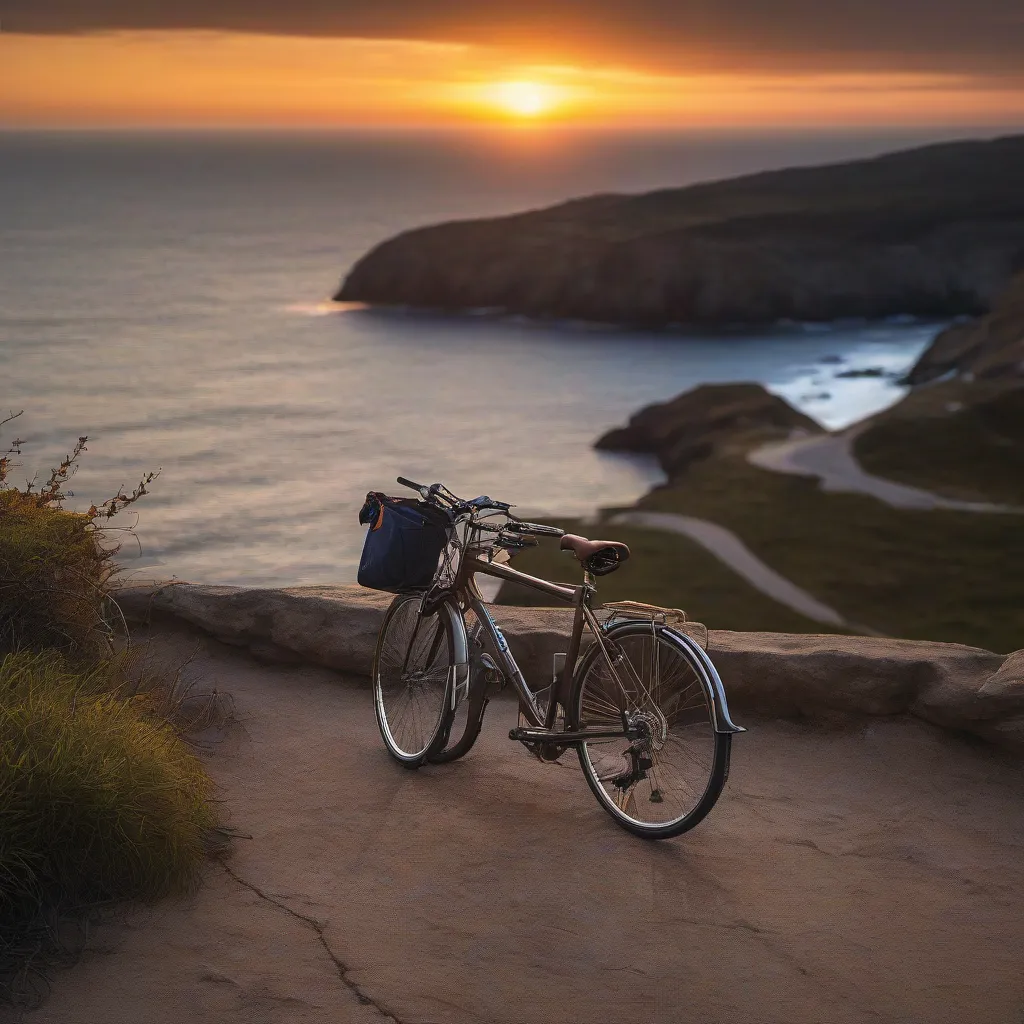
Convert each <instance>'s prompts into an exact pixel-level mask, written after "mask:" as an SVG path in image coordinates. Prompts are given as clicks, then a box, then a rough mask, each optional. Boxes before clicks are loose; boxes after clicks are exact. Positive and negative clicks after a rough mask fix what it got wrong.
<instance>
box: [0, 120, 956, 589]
mask: <svg viewBox="0 0 1024 1024" xmlns="http://www.w3.org/2000/svg"><path fill="white" fill-rule="evenodd" d="M922 141H925V138H924V137H923V136H913V135H910V134H908V133H904V134H903V135H898V136H897V135H892V134H889V135H877V134H876V135H864V134H861V135H857V134H849V133H847V134H825V133H803V134H790V135H778V134H775V135H764V136H757V135H746V136H738V135H725V134H721V135H714V134H704V135H685V136H684V135H639V134H619V135H616V136H609V135H596V134H586V133H575V134H573V133H563V134H561V135H545V134H536V133H530V132H516V131H510V132H508V133H506V134H504V135H500V134H497V133H490V134H488V133H479V132H478V133H476V134H457V133H447V134H424V133H419V134H410V133H406V134H398V133H385V132H377V133H366V132H364V133H361V134H351V133H350V134H344V133H335V134H327V133H324V134H306V135H303V134H277V135H267V134H264V135H259V134H243V133H234V134H231V133H228V134H219V135H215V134H201V133H192V134H189V133H156V132H151V133H142V132H136V133H122V134H114V133H89V132H83V133H13V132H8V133H0V410H3V411H6V410H12V411H17V410H20V409H23V410H24V415H23V416H22V417H21V418H20V419H19V420H18V421H17V422H16V423H14V424H9V425H8V427H7V428H5V429H6V433H5V434H4V436H3V437H0V447H6V445H3V444H2V442H4V441H8V442H9V441H10V440H11V438H12V437H13V436H14V435H15V434H17V435H19V436H20V437H22V438H23V439H24V441H25V445H24V454H23V456H22V458H21V462H22V463H23V466H22V468H21V469H20V470H18V471H17V473H18V474H20V476H22V477H26V476H33V475H35V476H38V477H40V478H45V477H46V475H47V472H48V469H49V467H50V466H51V465H53V464H54V463H55V462H56V461H58V460H59V458H60V457H61V456H62V455H63V454H64V453H65V452H67V451H69V450H70V448H71V446H72V445H73V443H74V442H75V440H76V439H77V438H78V437H79V436H80V435H88V437H89V442H88V451H87V452H86V453H85V455H84V456H83V459H82V467H81V470H80V472H79V474H78V476H77V477H76V478H75V480H74V482H73V484H72V490H73V491H74V497H73V498H72V499H71V500H70V502H69V504H70V505H71V506H72V507H85V506H87V505H88V504H89V503H90V502H91V501H95V500H101V499H103V498H105V497H109V496H110V495H111V494H112V493H113V492H114V491H115V490H116V489H117V488H118V487H120V486H122V485H123V486H125V487H127V488H128V489H130V488H131V487H133V486H134V485H135V483H136V482H137V481H138V479H139V478H140V476H141V475H142V474H143V473H144V472H146V471H149V470H152V469H157V468H160V470H161V475H160V477H159V479H158V480H157V481H156V482H155V483H154V484H153V485H152V493H151V494H149V495H147V496H146V497H145V498H144V499H143V500H142V501H140V502H139V504H138V505H137V506H136V509H137V516H133V515H129V514H127V513H126V514H125V515H124V517H123V520H119V519H115V520H113V521H112V525H118V524H120V525H122V526H130V525H132V524H133V523H137V525H136V529H135V531H134V535H132V534H131V533H124V534H120V535H114V536H120V537H121V538H122V539H123V541H124V544H123V547H122V550H121V554H120V558H121V559H122V560H123V561H124V562H125V564H126V566H127V568H129V569H130V570H131V571H140V572H143V573H144V574H145V575H147V576H152V575H160V576H166V577H170V576H177V577H178V578H181V579H187V580H194V581H206V582H221V583H246V584H254V585H271V584H285V583H288V584H302V583H329V582H345V581H350V580H352V579H353V578H354V575H355V566H356V564H357V561H358V556H359V550H360V547H361V544H362V529H361V528H360V527H359V526H358V524H357V522H356V513H357V510H358V508H359V506H360V504H361V503H362V499H363V496H364V494H365V492H366V491H367V490H370V489H379V490H389V491H393V490H395V489H396V485H395V483H394V480H395V477H396V476H397V475H398V474H403V475H405V476H409V477H412V478H413V479H417V480H421V481H426V482H433V481H435V480H441V481H443V482H445V483H446V484H447V485H448V486H449V487H450V488H451V489H452V490H454V491H455V492H456V493H459V494H463V495H465V496H472V495H475V494H479V493H488V494H490V495H491V496H492V497H496V498H500V499H502V500H506V501H512V502H515V503H516V504H517V505H519V506H520V507H521V509H522V510H523V511H524V512H525V513H528V514H531V515H542V514H543V515H549V516H558V515H573V516H577V515H588V514H591V513H593V512H594V511H595V510H596V509H599V508H601V507H603V506H610V505H621V504H624V503H628V502H630V501H632V500H634V499H636V498H637V497H639V496H640V495H641V494H642V493H644V491H646V490H647V489H648V488H649V487H650V486H651V485H653V484H654V483H656V482H657V481H658V480H659V479H660V474H659V471H658V469H657V467H656V466H655V465H654V463H653V461H651V460H647V459H642V458H630V457H624V456H615V455H609V454H603V453H597V452H595V451H594V450H593V448H592V447H591V445H592V442H593V441H594V439H595V438H596V437H597V436H598V435H599V434H601V433H602V432H603V431H605V430H606V429H608V428H609V427H611V426H614V425H616V424H618V423H621V422H623V421H624V420H625V419H626V418H628V416H629V415H630V414H631V413H632V412H634V411H635V410H637V409H638V408H639V407H641V406H643V405H645V404H648V403H650V402H654V401H659V400H665V399H668V398H671V397H672V396H674V395H676V394H678V393H679V392H681V391H683V390H686V389H688V388H691V387H693V386H695V385H697V384H700V383H705V382H716V381H737V380H754V381H760V382H762V383H764V384H765V385H767V386H768V387H769V388H770V389H772V390H773V391H776V392H777V393H779V394H782V395H783V396H785V397H786V398H788V399H789V400H791V401H792V402H793V403H794V404H795V405H797V406H798V407H799V408H801V409H802V410H803V411H805V412H807V413H808V414H809V415H812V416H814V417H816V418H817V419H818V420H820V421H821V422H822V423H824V424H826V425H828V426H832V427H836V426H842V425H844V424H846V423H850V422H852V421H854V420H856V419H859V418H861V417H862V416H864V415H867V414H869V413H870V412H873V411H875V410H877V409H880V408H883V407H884V406H886V405H888V404H890V403H892V402H894V401H896V400H897V399H898V398H899V397H900V395H901V393H902V392H901V390H900V388H899V387H898V386H897V385H896V384H894V383H893V381H892V380H891V379H886V378H860V379H844V378H837V376H836V374H837V373H838V372H841V371H843V370H847V369H858V368H867V367H882V368H884V369H885V370H886V371H888V372H891V373H897V372H900V371H902V370H904V369H906V368H907V367H909V365H911V364H912V363H913V361H914V360H915V359H916V357H917V355H918V354H919V353H920V351H921V350H922V349H923V348H924V346H925V345H927V343H928V342H929V340H930V339H931V337H932V336H933V335H934V333H935V331H936V329H937V325H935V324H926V323H917V322H899V321H894V322H887V323H882V324H831V325H822V324H806V325H789V326H780V327H779V328H777V329H773V330H770V331H764V332H760V333H756V334H754V333H749V332H748V333H743V334H741V333H736V334H729V335H722V336H712V335H692V336H686V337H677V336H673V335H669V334H652V333H637V332H633V331H624V330H612V329H607V328H597V327H593V326H588V325H580V324H552V323H533V322H528V321H522V320H516V319H509V320H490V319H483V318H475V317H472V316H464V317H443V316H433V315H421V314H414V313H408V312H407V313H401V312H379V311H370V310H339V309H337V308H335V307H333V306H331V305H330V304H329V303H328V302H326V299H327V298H328V296H329V295H330V294H331V293H332V292H333V291H334V289H335V288H336V287H337V285H338V283H339V281H340V279H341V276H342V275H343V273H344V272H345V271H346V270H347V269H348V268H349V267H350V266H351V265H352V263H353V262H354V261H355V260H356V259H357V258H358V257H359V256H360V255H361V254H362V253H364V252H365V251H366V250H367V249H368V248H370V247H371V246H373V245H374V244H376V243H378V242H380V241H382V240H383V239H385V238H386V237H388V236H390V235H392V234H394V233H396V232H398V231H400V230H403V229H405V228H409V227H413V226H416V225H421V224H428V223H432V222H436V221H439V220H446V219H453V218H460V217H472V216H483V215H490V214H500V213H507V212H512V211H516V210H521V209H526V208H530V207H536V206H540V205H544V204H548V203H551V202H555V201H558V200H561V199H566V198H570V197H573V196H578V195H583V194H589V193H593V192H607V191H642V190H646V189H651V188H656V187H665V186H672V185H683V184H687V183H690V182H694V181H701V180H710V179H713V178H720V177H725V176H731V175H735V174H740V173H745V172H748V171H753V170H759V169H764V168H769V167H781V166H787V165H791V164H796V163H817V162H823V161H828V160H839V159H847V158H850V157H854V156H859V155H869V154H872V153H878V152H883V151H885V150H888V149H893V148H897V147H899V146H901V145H910V144H915V143H919V142H922ZM16 480H17V477H16Z"/></svg>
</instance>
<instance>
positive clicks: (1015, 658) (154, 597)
mask: <svg viewBox="0 0 1024 1024" xmlns="http://www.w3.org/2000/svg"><path fill="white" fill-rule="evenodd" d="M119 600H120V603H121V606H122V608H123V610H124V611H125V614H126V615H127V617H128V618H129V619H131V620H133V621H136V622H137V621H141V620H145V619H147V618H148V617H151V616H172V617H174V618H178V619H182V620H185V621H186V622H189V623H192V624H193V625H196V626H199V627H201V628H202V629H204V630H205V631H207V632H209V633H211V634H212V635H213V636H215V637H216V638H217V639H219V640H221V641H223V642H225V643H229V644H232V645H235V646H240V647H245V648H247V649H249V650H250V651H252V652H253V653H254V654H256V655H259V656H262V657H264V658H268V659H271V660H277V661H282V660H283V661H294V662H310V663H313V664H316V665H324V666H327V667H329V668H333V669H338V670H341V671H343V672H351V673H355V674H358V675H361V676H363V677H364V678H368V676H369V671H370V664H371V661H372V658H373V649H374V644H375V641H376V636H377V630H378V629H379V627H380V622H381V620H382V618H383V615H384V611H385V609H386V608H387V605H388V603H389V601H390V597H389V596H388V595H387V594H375V593H373V592H371V591H367V590H363V589H362V588H360V587H357V586H341V587H294V588H289V589H284V590H273V589H267V590H264V589H248V588H241V587H214V586H203V585H200V584H188V583H172V584H159V583H156V584H139V585H135V586H132V587H127V588H125V589H124V590H123V591H122V592H121V596H120V599H119ZM494 612H495V616H496V618H497V620H498V622H499V623H500V625H501V627H502V630H503V632H504V633H505V636H506V638H507V639H508V641H509V645H510V646H511V648H512V651H513V653H514V654H515V656H516V658H517V660H518V661H519V664H520V667H521V668H522V669H523V672H524V673H525V674H526V676H527V678H529V679H533V680H537V679H545V680H546V679H548V678H550V673H551V664H552V655H553V654H554V653H556V652H558V651H564V650H565V647H566V642H565V638H566V637H567V636H568V634H569V631H570V629H571V625H572V612H571V611H570V610H568V609H561V608H558V609H547V608H545V609H537V608H509V607H496V608H495V609H494ZM708 642H709V650H710V652H711V656H712V659H713V661H714V662H715V665H716V667H717V668H718V670H719V672H720V674H721V676H722V678H723V680H725V683H726V687H727V692H728V696H729V700H730V706H732V707H734V708H735V709H736V710H738V711H741V712H742V711H744V710H747V711H751V712H758V713H766V714H775V715H805V716H809V717H822V716H824V717H829V716H832V715H843V714H846V715H848V714H859V715H895V714H904V713H909V714H912V715H915V716H917V717H919V718H922V719H924V720H926V721H928V722H932V723H933V724H936V725H940V726H943V727H944V728H948V729H953V730H957V731H966V732H971V733H974V734H975V735H978V736H982V737H984V738H986V739H989V740H992V741H995V742H999V743H1001V744H1004V745H1007V746H1010V747H1013V748H1015V749H1017V750H1021V751H1024V652H1017V653H1016V654H1012V655H1009V656H1003V655H999V654H993V653H991V652H989V651H982V650H978V649H977V648H973V647H964V646H961V645H958V644H942V643H927V642H922V641H911V640H889V639H880V638H873V637H848V636H805V635H788V634H778V633H733V632H728V631H724V630H711V631H710V633H709V639H708Z"/></svg>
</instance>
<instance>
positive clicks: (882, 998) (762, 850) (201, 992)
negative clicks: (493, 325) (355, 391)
mask: <svg viewBox="0 0 1024 1024" xmlns="http://www.w3.org/2000/svg"><path fill="white" fill-rule="evenodd" d="M154 637H155V642H156V643H157V644H160V645H164V644H167V643H170V644H171V647H172V649H171V650H168V651H164V648H163V647H161V652H162V653H166V655H167V657H168V658H170V659H173V660H174V661H177V663H179V664H180V663H181V662H182V661H185V660H186V659H188V664H187V665H186V668H185V673H186V677H185V681H186V682H190V683H191V682H195V683H196V685H198V686H199V687H202V686H203V685H204V684H205V685H210V684H215V685H216V686H217V687H218V688H219V689H223V690H224V691H227V692H229V693H231V694H232V695H233V698H234V703H235V707H236V714H237V720H238V724H237V725H236V726H234V727H232V728H231V730H230V732H229V733H228V735H226V736H225V737H224V738H223V739H222V740H221V741H220V742H219V743H217V744H216V745H214V746H213V747H212V749H211V750H210V751H209V752H208V754H207V755H206V761H207V764H208V766H209V770H210V773H211V775H212V776H213V778H214V780H215V782H216V784H217V791H218V798H219V799H220V800H221V801H222V803H221V807H222V813H223V815H224V817H225V820H226V822H227V823H228V824H229V825H231V826H232V827H234V828H235V829H236V830H237V831H238V832H239V833H243V834H244V835H246V836H250V837H251V838H245V839H242V838H239V839H237V840H235V841H234V842H233V844H232V850H231V853H230V856H229V858H228V859H227V860H226V862H225V863H224V864H219V863H212V864H211V865H210V867H209V872H208V877H207V880H206V883H205V884H204V886H203V887H202V888H201V889H200V890H199V892H197V893H196V894H195V895H193V896H191V897H189V898H187V899H183V900H181V901H179V902H175V901H167V902H164V903H162V904H160V905H158V906H156V907H154V908H152V909H149V910H146V911H142V912H140V914H139V915H138V916H136V915H131V916H127V919H126V920H124V921H123V923H122V922H121V921H120V919H119V918H115V919H114V920H112V921H107V922H106V923H105V924H103V925H102V927H99V928H97V929H96V930H95V932H94V933H93V939H92V942H91V944H90V950H89V951H88V953H87V954H86V957H85V958H84V959H83V961H82V962H81V963H80V964H78V965H77V966H76V967H75V968H73V969H72V970H69V971H61V972H57V973H55V974H54V975H53V977H52V979H51V980H52V994H51V996H50V999H49V1000H48V1001H47V1002H46V1003H45V1004H44V1006H43V1007H42V1009H41V1010H39V1011H37V1012H36V1013H31V1014H26V1015H25V1016H24V1017H22V1016H21V1015H20V1014H18V1013H13V1014H10V1015H5V1013H4V1011H2V1010H0V1021H4V1022H5V1024H6V1022H7V1021H11V1024H15V1022H17V1024H225V1022H234V1021H238V1022H239V1024H389V1022H401V1024H414V1022H415V1024H576V1022H588V1024H590V1022H593V1024H610V1022H626V1021H628V1022H633V1021H635V1022H638V1024H680V1022H684V1021H686V1022H694V1024H823V1022H828V1024H878V1022H887V1024H888V1022H896V1021H899V1022H904V1021H906V1022H913V1024H964V1022H967V1021H969V1022H970V1024H1011V1022H1012V1024H1016V1022H1017V1021H1018V1020H1019V1019H1020V1011H1021V1009H1022V1008H1024V976H1022V974H1021V970H1020V966H1021V949H1022V948H1024V915H1021V913H1020V894H1021V892H1024V813H1022V801H1024V797H1022V793H1024V787H1022V785H1021V783H1022V780H1024V765H1022V763H1021V762H1020V761H1019V760H1018V759H1017V758H1015V757H1013V756H1007V755H1006V754H1005V753H1004V752H1001V751H998V750H997V749H996V748H994V747H992V746H991V745H989V744H982V743H965V742H963V741H962V740H961V739H959V738H958V737H956V736H953V735H951V734H950V733H947V732H944V731H943V730H939V729H934V728H931V727H929V726H927V725H925V724H924V723H923V722H919V721H915V720H914V719H912V718H908V717H905V716H902V717H898V718H874V719H867V720H862V721H859V722H855V723H852V724H851V725H850V726H843V725H840V726H838V727H831V726H829V727H823V726H820V725H819V724H817V723H813V722H803V723H793V722H786V721H777V720H776V721H769V720H764V719H761V720H758V719H757V718H756V717H754V716H753V715H751V716H750V717H749V718H748V719H747V724H748V725H750V726H751V729H750V732H749V733H746V734H745V735H742V736H738V737H736V739H735V741H734V743H733V748H732V771H731V773H730V776H729V781H728V783H727V785H726V789H725V791H724V792H723V794H722V797H721V799H720V800H719V801H718V804H717V805H716V806H715V809H714V810H713V811H712V813H711V814H710V815H709V816H708V818H706V819H705V821H704V822H703V823H702V824H701V825H700V826H699V827H698V828H696V829H694V830H693V831H692V832H689V833H687V834H686V835H685V836H682V837H680V838H679V839H677V840H674V841H671V842H665V843H647V842H644V841H643V840H640V839H637V838H636V837H634V836H631V835H629V834H628V833H626V832H624V831H622V830H621V829H619V828H617V827H616V826H615V824H614V823H613V822H612V821H611V819H610V818H609V817H608V816H607V814H605V812H604V811H602V810H601V808H600V807H599V806H598V805H597V803H596V802H595V801H594V799H593V797H592V795H591V793H590V791H589V790H588V789H587V786H586V784H585V783H584V780H583V778H582V775H581V773H580V771H579V766H578V764H577V762H576V759H575V758H574V757H573V756H572V755H571V754H567V755H565V756H563V758H562V759H561V761H560V762H559V763H558V764H555V765H542V764H540V763H539V762H537V761H536V760H535V759H533V758H532V757H530V756H529V755H528V754H527V753H526V752H525V751H524V750H523V749H522V748H521V747H520V746H519V745H518V744H516V743H511V742H509V740H508V730H509V728H510V727H511V726H512V725H514V724H515V720H516V704H515V702H514V701H509V700H496V701H493V702H492V704H491V706H490V708H489V709H488V712H487V718H486V719H485V721H484V730H483V733H482V734H481V737H480V740H479V742H478V744H477V746H476V747H475V748H474V750H473V751H472V752H471V753H470V755H469V756H468V757H466V758H465V759H464V760H462V761H459V762H457V763H455V764H452V765H443V766H436V767H428V768H424V769H422V770H421V771H416V772H410V771H406V770H405V769H403V768H401V767H399V766H398V765H396V764H395V763H394V762H392V761H391V759H390V758H389V757H388V756H387V754H386V753H385V751H384V749H383V745H382V743H381V741H380V736H379V735H378V732H377V727H376V724H375V722H374V714H373V706H372V701H371V699H370V694H369V692H368V691H367V690H366V689H362V688H360V687H359V686H358V685H338V684H339V676H338V675H337V674H336V673H335V672H333V671H329V670H326V669H323V668H316V667H314V666H310V665H267V664H264V665H260V664H257V663H255V662H254V660H253V659H252V658H251V657H249V656H248V655H246V654H245V653H244V652H243V651H240V650H237V649H234V650H232V649H230V648H226V647H224V646H223V645H221V644H220V643H218V642H217V641H216V640H214V639H213V638H212V637H209V636H208V635H207V636H203V635H201V634H198V632H197V631H195V629H194V627H183V626H180V625H178V624H176V623H174V622H170V623H164V624H163V625H160V626H159V627H158V628H157V629H156V630H155V631H154ZM175 644H176V645H177V646H176V647H175V646H174V645H175Z"/></svg>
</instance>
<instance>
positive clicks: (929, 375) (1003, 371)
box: [907, 273, 1024, 384]
mask: <svg viewBox="0 0 1024 1024" xmlns="http://www.w3.org/2000/svg"><path fill="white" fill-rule="evenodd" d="M951 372H953V373H956V374H957V375H959V376H963V375H965V374H971V375H973V376H974V377H977V378H996V377H1020V378H1022V379H1024V273H1021V274H1018V275H1017V276H1016V277H1015V278H1014V279H1013V280H1012V281H1011V282H1010V286H1009V287H1008V288H1007V289H1006V291H1005V292H1003V294H1002V295H1001V296H1000V297H999V299H998V300H997V301H996V303H995V305H994V306H993V308H992V312H991V313H989V314H988V315H987V316H984V317H982V318H981V319H980V320H977V321H975V322H973V323H968V324H955V325H954V326H953V327H950V328H949V329H948V330H945V331H943V332H942V333H941V334H939V335H938V336H937V337H936V339H935V340H934V341H933V342H932V343H931V345H930V346H929V347H928V349H927V350H926V351H925V353H924V354H923V355H922V356H921V358H920V359H919V360H918V361H917V364H916V365H915V366H914V368H913V369H912V370H911V371H910V373H909V374H908V375H907V383H908V384H926V383H927V382H928V381H930V380H934V379H935V378H937V377H942V376H945V375H946V374H947V373H951Z"/></svg>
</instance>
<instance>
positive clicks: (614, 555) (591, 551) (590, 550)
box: [560, 533, 629, 576]
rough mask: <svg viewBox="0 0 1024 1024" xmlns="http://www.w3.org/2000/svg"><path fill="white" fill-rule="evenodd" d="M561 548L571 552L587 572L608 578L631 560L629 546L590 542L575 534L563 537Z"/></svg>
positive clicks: (616, 541) (614, 542)
mask: <svg viewBox="0 0 1024 1024" xmlns="http://www.w3.org/2000/svg"><path fill="white" fill-rule="evenodd" d="M560 546H561V548H562V550H563V551H571V552H572V553H573V554H574V555H575V556H576V558H577V559H578V561H579V562H580V563H581V564H582V565H583V568H584V569H586V570H587V572H591V573H593V574H594V575H595V576H606V575H607V574H608V573H610V572H615V570H616V569H618V567H619V566H620V565H622V563H623V562H624V561H626V559H627V558H629V545H628V544H623V543H622V542H621V541H618V540H588V539H587V538H586V537H580V536H578V535H577V534H575V533H567V534H565V536H563V537H562V542H561V545H560Z"/></svg>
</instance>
